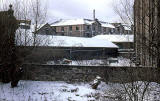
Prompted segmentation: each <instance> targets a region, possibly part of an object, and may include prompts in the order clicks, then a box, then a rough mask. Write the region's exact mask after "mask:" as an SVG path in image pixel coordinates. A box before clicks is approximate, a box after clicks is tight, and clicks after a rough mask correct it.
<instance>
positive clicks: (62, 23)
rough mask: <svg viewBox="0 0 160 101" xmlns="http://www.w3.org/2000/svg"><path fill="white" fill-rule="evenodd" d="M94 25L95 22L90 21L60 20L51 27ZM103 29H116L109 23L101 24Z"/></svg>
mask: <svg viewBox="0 0 160 101" xmlns="http://www.w3.org/2000/svg"><path fill="white" fill-rule="evenodd" d="M92 23H94V20H90V19H69V20H59V21H57V22H55V23H52V24H51V26H68V25H83V24H86V25H91V24H92ZM100 23H101V24H102V27H109V28H115V27H114V26H113V25H112V24H109V23H107V22H101V21H100Z"/></svg>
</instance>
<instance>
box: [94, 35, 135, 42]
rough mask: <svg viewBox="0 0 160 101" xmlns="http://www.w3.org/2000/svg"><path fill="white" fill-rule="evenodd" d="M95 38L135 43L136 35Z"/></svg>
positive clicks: (99, 36) (100, 36) (98, 36)
mask: <svg viewBox="0 0 160 101" xmlns="http://www.w3.org/2000/svg"><path fill="white" fill-rule="evenodd" d="M93 38H96V39H104V40H108V41H111V42H134V35H97V36H95V37H93Z"/></svg>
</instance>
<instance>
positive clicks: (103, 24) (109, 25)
mask: <svg viewBox="0 0 160 101" xmlns="http://www.w3.org/2000/svg"><path fill="white" fill-rule="evenodd" d="M101 26H102V27H109V28H115V27H114V26H113V25H112V24H109V23H106V22H102V23H101Z"/></svg>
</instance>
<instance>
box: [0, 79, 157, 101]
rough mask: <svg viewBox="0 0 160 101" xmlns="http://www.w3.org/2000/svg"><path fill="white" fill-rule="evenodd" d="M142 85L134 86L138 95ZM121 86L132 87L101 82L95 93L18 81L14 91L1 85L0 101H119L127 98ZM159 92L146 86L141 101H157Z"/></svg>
mask: <svg viewBox="0 0 160 101" xmlns="http://www.w3.org/2000/svg"><path fill="white" fill-rule="evenodd" d="M145 84H146V82H135V83H134V85H135V86H137V87H140V88H139V89H138V90H139V91H143V90H144V87H145ZM124 85H125V87H127V88H128V90H130V89H131V88H130V87H131V86H130V85H133V84H113V83H108V84H106V83H104V82H102V83H101V84H100V85H99V86H98V89H97V90H94V89H92V88H91V87H90V85H89V83H79V84H68V83H65V82H44V81H20V83H19V85H18V87H16V88H10V84H2V83H0V101H119V100H120V98H123V99H124V98H125V99H127V98H128V97H127V93H125V89H124V88H123V87H124ZM159 88H160V85H159V84H157V83H149V86H148V89H147V90H146V93H145V99H146V100H144V101H155V100H156V101H160V100H159V99H160V94H159V93H160V89H159ZM133 89H134V88H133ZM140 93H142V92H137V94H138V95H139V97H140V96H141V94H140ZM147 99H149V100H147ZM126 101H128V100H126Z"/></svg>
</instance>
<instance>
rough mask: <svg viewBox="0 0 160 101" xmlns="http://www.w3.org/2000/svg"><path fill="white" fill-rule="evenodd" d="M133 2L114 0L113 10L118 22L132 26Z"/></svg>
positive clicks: (130, 0)
mask: <svg viewBox="0 0 160 101" xmlns="http://www.w3.org/2000/svg"><path fill="white" fill-rule="evenodd" d="M133 4H134V0H114V1H113V9H114V11H115V13H116V14H117V15H118V16H119V17H120V20H121V21H122V22H123V23H125V24H129V25H133V24H134V15H133Z"/></svg>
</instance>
